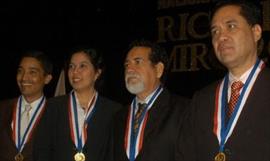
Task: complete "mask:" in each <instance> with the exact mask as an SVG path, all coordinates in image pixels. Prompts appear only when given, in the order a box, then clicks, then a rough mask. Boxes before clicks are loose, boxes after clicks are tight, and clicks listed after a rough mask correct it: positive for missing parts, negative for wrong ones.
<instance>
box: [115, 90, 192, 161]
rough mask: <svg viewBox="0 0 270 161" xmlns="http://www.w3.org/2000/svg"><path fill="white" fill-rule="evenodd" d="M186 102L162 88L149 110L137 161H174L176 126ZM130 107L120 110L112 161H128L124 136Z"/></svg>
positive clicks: (116, 123) (116, 121)
mask: <svg viewBox="0 0 270 161" xmlns="http://www.w3.org/2000/svg"><path fill="white" fill-rule="evenodd" d="M187 105H188V100H187V99H184V98H182V97H178V96H174V95H171V94H170V93H169V91H168V90H167V89H164V90H163V91H162V93H161V94H160V95H159V96H158V98H157V99H156V100H155V102H154V104H153V106H152V107H151V109H150V110H149V115H148V120H147V123H146V127H145V132H144V139H143V146H142V149H141V151H140V152H139V154H138V156H137V158H136V161H173V160H174V152H175V150H174V149H175V142H176V138H177V133H178V130H177V129H178V126H179V124H180V122H181V118H182V114H183V113H184V110H185V107H186V106H187ZM128 108H129V107H127V108H125V109H123V110H121V111H120V112H119V113H118V115H117V117H116V119H115V125H114V132H113V133H114V134H113V136H114V139H113V141H114V143H113V156H114V160H115V161H128V158H127V155H126V151H125V148H124V137H125V129H126V123H127V116H128V110H129V109H128Z"/></svg>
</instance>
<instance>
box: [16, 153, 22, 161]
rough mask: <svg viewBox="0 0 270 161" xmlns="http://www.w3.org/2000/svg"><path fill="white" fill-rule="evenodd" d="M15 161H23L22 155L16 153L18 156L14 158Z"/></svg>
mask: <svg viewBox="0 0 270 161" xmlns="http://www.w3.org/2000/svg"><path fill="white" fill-rule="evenodd" d="M15 161H23V155H22V153H18V154H17V155H16V156H15Z"/></svg>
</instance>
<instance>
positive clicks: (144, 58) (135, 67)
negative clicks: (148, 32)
mask: <svg viewBox="0 0 270 161" xmlns="http://www.w3.org/2000/svg"><path fill="white" fill-rule="evenodd" d="M150 52H151V49H150V48H147V47H134V48H132V49H131V50H130V51H129V52H128V54H127V57H126V60H125V82H126V87H127V89H128V91H129V92H130V93H132V94H148V93H149V92H151V91H152V90H153V89H155V88H156V86H157V85H158V84H159V83H160V80H159V79H160V77H161V74H160V72H159V71H158V67H157V65H153V64H152V63H151V61H150V60H149V54H150Z"/></svg>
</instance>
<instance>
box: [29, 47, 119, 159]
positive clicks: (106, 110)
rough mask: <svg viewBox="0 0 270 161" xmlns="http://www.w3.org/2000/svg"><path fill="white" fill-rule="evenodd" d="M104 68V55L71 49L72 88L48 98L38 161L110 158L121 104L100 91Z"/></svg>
mask: <svg viewBox="0 0 270 161" xmlns="http://www.w3.org/2000/svg"><path fill="white" fill-rule="evenodd" d="M102 67H103V62H102V57H101V55H99V54H98V53H97V52H95V51H94V50H92V49H77V50H75V51H74V52H72V54H71V57H70V62H69V66H68V78H69V83H70V85H71V87H72V88H73V90H72V91H71V92H70V93H69V94H68V95H65V96H60V97H55V98H52V99H51V100H49V101H48V109H47V111H45V116H44V119H43V120H42V123H41V124H42V125H41V126H40V128H39V130H38V137H39V139H37V140H36V142H35V147H34V148H35V150H34V151H35V153H34V157H35V161H74V160H75V161H94V160H95V161H97V160H98V161H102V160H108V159H109V158H108V155H107V152H108V151H107V150H108V148H107V147H108V145H107V144H108V143H109V139H110V135H109V131H110V129H111V124H112V120H113V116H114V114H115V112H116V111H118V109H120V108H121V105H119V104H118V103H116V102H113V101H111V100H109V99H107V98H104V97H102V96H101V95H99V93H98V92H97V90H96V83H97V82H98V79H99V77H100V75H101V73H102Z"/></svg>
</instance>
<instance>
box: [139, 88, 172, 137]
mask: <svg viewBox="0 0 270 161" xmlns="http://www.w3.org/2000/svg"><path fill="white" fill-rule="evenodd" d="M168 100H169V93H168V91H167V90H166V89H164V90H163V91H162V92H161V93H160V95H159V96H158V98H157V99H156V101H155V102H154V104H153V106H152V107H151V109H150V110H149V111H148V120H147V123H146V128H145V134H144V142H147V139H148V138H151V134H152V133H153V132H154V130H155V129H157V128H158V126H160V125H161V122H162V120H163V119H162V115H163V114H165V113H166V110H167V109H168V108H167V106H168V105H167V104H168V103H167V102H168Z"/></svg>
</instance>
